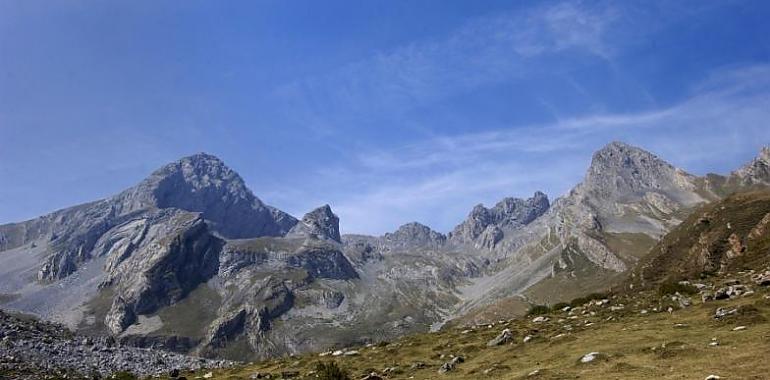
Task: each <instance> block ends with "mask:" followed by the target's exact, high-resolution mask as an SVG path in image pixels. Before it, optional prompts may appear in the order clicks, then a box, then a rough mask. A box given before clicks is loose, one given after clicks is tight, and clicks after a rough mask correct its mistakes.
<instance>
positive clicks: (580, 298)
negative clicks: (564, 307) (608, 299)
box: [569, 297, 589, 307]
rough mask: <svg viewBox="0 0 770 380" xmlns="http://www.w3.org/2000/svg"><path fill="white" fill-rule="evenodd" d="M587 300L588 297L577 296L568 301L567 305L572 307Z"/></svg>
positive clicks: (580, 304) (581, 304)
mask: <svg viewBox="0 0 770 380" xmlns="http://www.w3.org/2000/svg"><path fill="white" fill-rule="evenodd" d="M588 301H589V299H588V298H586V297H578V298H575V299H573V300H572V301H570V302H569V305H570V306H572V307H578V306H583V305H585V304H587V303H588Z"/></svg>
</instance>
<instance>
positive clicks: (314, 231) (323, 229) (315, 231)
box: [289, 205, 341, 243]
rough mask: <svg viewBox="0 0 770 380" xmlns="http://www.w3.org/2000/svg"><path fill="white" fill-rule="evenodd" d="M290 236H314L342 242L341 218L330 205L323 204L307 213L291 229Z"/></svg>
mask: <svg viewBox="0 0 770 380" xmlns="http://www.w3.org/2000/svg"><path fill="white" fill-rule="evenodd" d="M289 236H312V237H314V238H317V239H325V240H332V241H336V242H337V243H339V242H341V238H340V219H339V218H338V217H337V215H334V213H333V212H332V208H331V207H329V205H323V206H321V207H319V208H317V209H315V210H313V211H311V212H309V213H307V214H305V216H304V217H303V218H302V221H301V222H300V223H297V224H296V225H295V226H294V228H292V229H291V231H289Z"/></svg>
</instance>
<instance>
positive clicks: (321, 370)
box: [316, 362, 350, 380]
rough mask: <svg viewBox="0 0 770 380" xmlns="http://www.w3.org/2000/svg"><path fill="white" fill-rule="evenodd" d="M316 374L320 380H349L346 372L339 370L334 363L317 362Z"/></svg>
mask: <svg viewBox="0 0 770 380" xmlns="http://www.w3.org/2000/svg"><path fill="white" fill-rule="evenodd" d="M316 372H318V378H319V379H321V380H350V375H349V374H348V371H346V370H344V369H342V368H340V367H339V366H338V365H337V363H336V362H325V363H324V362H318V364H317V365H316Z"/></svg>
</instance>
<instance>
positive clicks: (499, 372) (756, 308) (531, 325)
mask: <svg viewBox="0 0 770 380" xmlns="http://www.w3.org/2000/svg"><path fill="white" fill-rule="evenodd" d="M753 273H754V272H753V271H749V272H740V273H724V274H722V275H719V276H716V277H712V278H711V279H710V280H709V281H708V282H705V283H704V284H703V285H706V286H709V287H711V286H713V287H720V286H722V285H723V283H724V282H725V281H726V280H728V279H729V280H738V281H740V282H742V283H744V284H750V286H752V287H754V288H755V289H754V290H755V292H754V293H753V294H749V295H747V296H742V297H737V298H734V299H727V300H720V301H713V302H705V303H704V302H701V300H700V299H699V297H698V296H697V295H694V296H692V297H691V299H692V305H691V306H687V307H683V308H682V307H680V306H679V304H678V302H676V301H673V300H672V298H671V295H667V294H664V293H661V290H660V289H651V290H646V291H643V292H638V293H635V294H627V295H615V296H608V298H607V301H592V302H589V303H586V304H584V305H583V306H578V307H576V308H574V309H571V310H569V311H563V310H556V311H549V312H548V313H546V314H543V315H540V316H542V317H545V318H547V319H548V320H547V321H545V322H534V321H533V319H534V318H535V316H528V317H526V318H522V319H518V320H510V321H504V322H499V323H495V324H493V325H485V326H476V327H474V328H465V329H463V328H450V329H447V330H446V331H441V332H437V333H429V334H418V335H413V336H409V337H405V338H403V339H400V340H398V341H396V342H392V343H382V342H380V343H376V344H374V345H370V346H368V347H351V348H346V349H343V351H356V352H357V354H356V355H350V356H346V355H341V356H337V357H333V356H332V355H324V356H319V354H309V355H303V356H298V357H290V358H284V359H279V360H272V361H266V362H262V363H255V364H251V365H245V366H241V367H236V368H233V369H229V370H221V371H214V372H212V375H213V378H216V379H231V380H235V379H249V378H257V377H256V375H260V376H268V375H269V376H271V378H281V377H282V374H283V375H292V374H294V373H295V372H296V374H297V377H298V378H309V379H313V378H316V377H315V375H316V373H315V372H314V371H315V370H316V366H317V364H318V363H319V362H323V363H327V362H331V361H334V362H336V363H337V364H338V365H339V366H340V367H342V368H343V369H345V370H346V371H348V373H349V374H350V378H352V379H358V378H362V377H363V376H365V375H366V374H369V373H372V372H376V373H378V374H379V375H380V376H382V377H383V378H388V379H436V378H447V379H478V378H481V377H484V378H491V379H575V378H581V379H649V378H661V379H684V378H686V379H704V378H706V376H708V375H711V374H715V375H719V376H722V378H727V379H764V378H766V375H767V373H770V361H767V360H765V359H766V357H767V352H768V349H770V323H768V320H770V292H769V291H768V288H767V287H759V286H756V285H753V283H752V280H751V276H752V274H753ZM669 306H671V307H672V310H671V311H669V310H668V307H669ZM560 307H561V306H560ZM720 307H722V308H726V309H727V310H732V309H736V310H737V312H736V314H733V315H730V316H728V317H725V318H723V319H721V320H717V319H715V318H714V313H715V310H716V309H717V308H720ZM739 326H743V327H744V328H739V329H738V330H737V331H736V328H738V327H739ZM503 329H510V331H511V332H512V336H513V339H512V341H511V342H508V343H506V344H503V345H500V346H494V347H488V346H487V342H488V341H490V340H491V339H492V338H494V337H495V336H496V335H498V334H499V333H500V332H501V331H502V330H503ZM528 336H529V337H530V338H527V339H526V340H527V342H526V343H525V337H528ZM591 352H598V354H596V355H594V357H595V359H594V360H593V361H591V362H588V363H582V362H581V358H583V356H584V355H586V354H589V353H591ZM453 356H462V357H463V358H464V361H463V362H462V363H458V364H457V365H456V368H455V369H454V370H451V371H449V372H447V373H444V374H439V372H438V371H439V369H440V367H441V366H442V364H444V363H446V362H448V361H450V360H451V358H452V357H453ZM206 372H208V371H201V372H198V373H194V374H189V375H186V376H188V378H195V377H196V376H201V377H202V376H203V375H204V374H205V373H206Z"/></svg>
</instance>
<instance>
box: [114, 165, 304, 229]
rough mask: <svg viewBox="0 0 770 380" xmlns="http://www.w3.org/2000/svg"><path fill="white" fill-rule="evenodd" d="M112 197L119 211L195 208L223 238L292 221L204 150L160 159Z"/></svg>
mask: <svg viewBox="0 0 770 380" xmlns="http://www.w3.org/2000/svg"><path fill="white" fill-rule="evenodd" d="M116 198H117V200H118V201H119V202H120V207H121V209H122V210H123V211H124V212H125V211H131V210H138V209H143V208H148V207H149V208H161V209H162V208H178V209H182V210H187V211H195V212H201V213H203V216H204V218H205V219H206V220H207V221H209V222H211V224H212V225H213V227H214V230H216V231H217V232H219V233H220V234H222V235H223V236H225V237H228V238H250V237H258V236H280V235H283V234H285V233H286V232H288V231H289V229H290V228H291V227H292V226H294V224H296V223H297V221H296V219H294V218H293V217H291V216H290V215H288V214H286V213H284V212H282V211H279V210H277V209H274V208H272V207H270V206H267V205H265V204H264V203H262V201H261V200H260V199H259V198H257V197H256V196H254V194H253V193H252V192H251V190H249V188H248V187H247V186H246V183H245V182H244V181H243V178H241V176H240V175H238V173H236V172H235V171H234V170H232V169H230V168H229V167H228V166H227V165H225V163H224V162H223V161H222V160H221V159H219V158H218V157H216V156H214V155H211V154H208V153H196V154H193V155H191V156H186V157H183V158H181V159H179V160H177V161H174V162H172V163H169V164H166V165H164V166H163V167H161V168H160V169H158V170H156V171H154V172H153V173H152V174H150V176H149V177H147V178H146V179H145V180H143V181H142V182H141V183H139V184H138V185H137V186H135V187H133V188H131V189H128V190H126V191H124V192H123V193H121V194H119V195H118V196H117V197H116Z"/></svg>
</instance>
